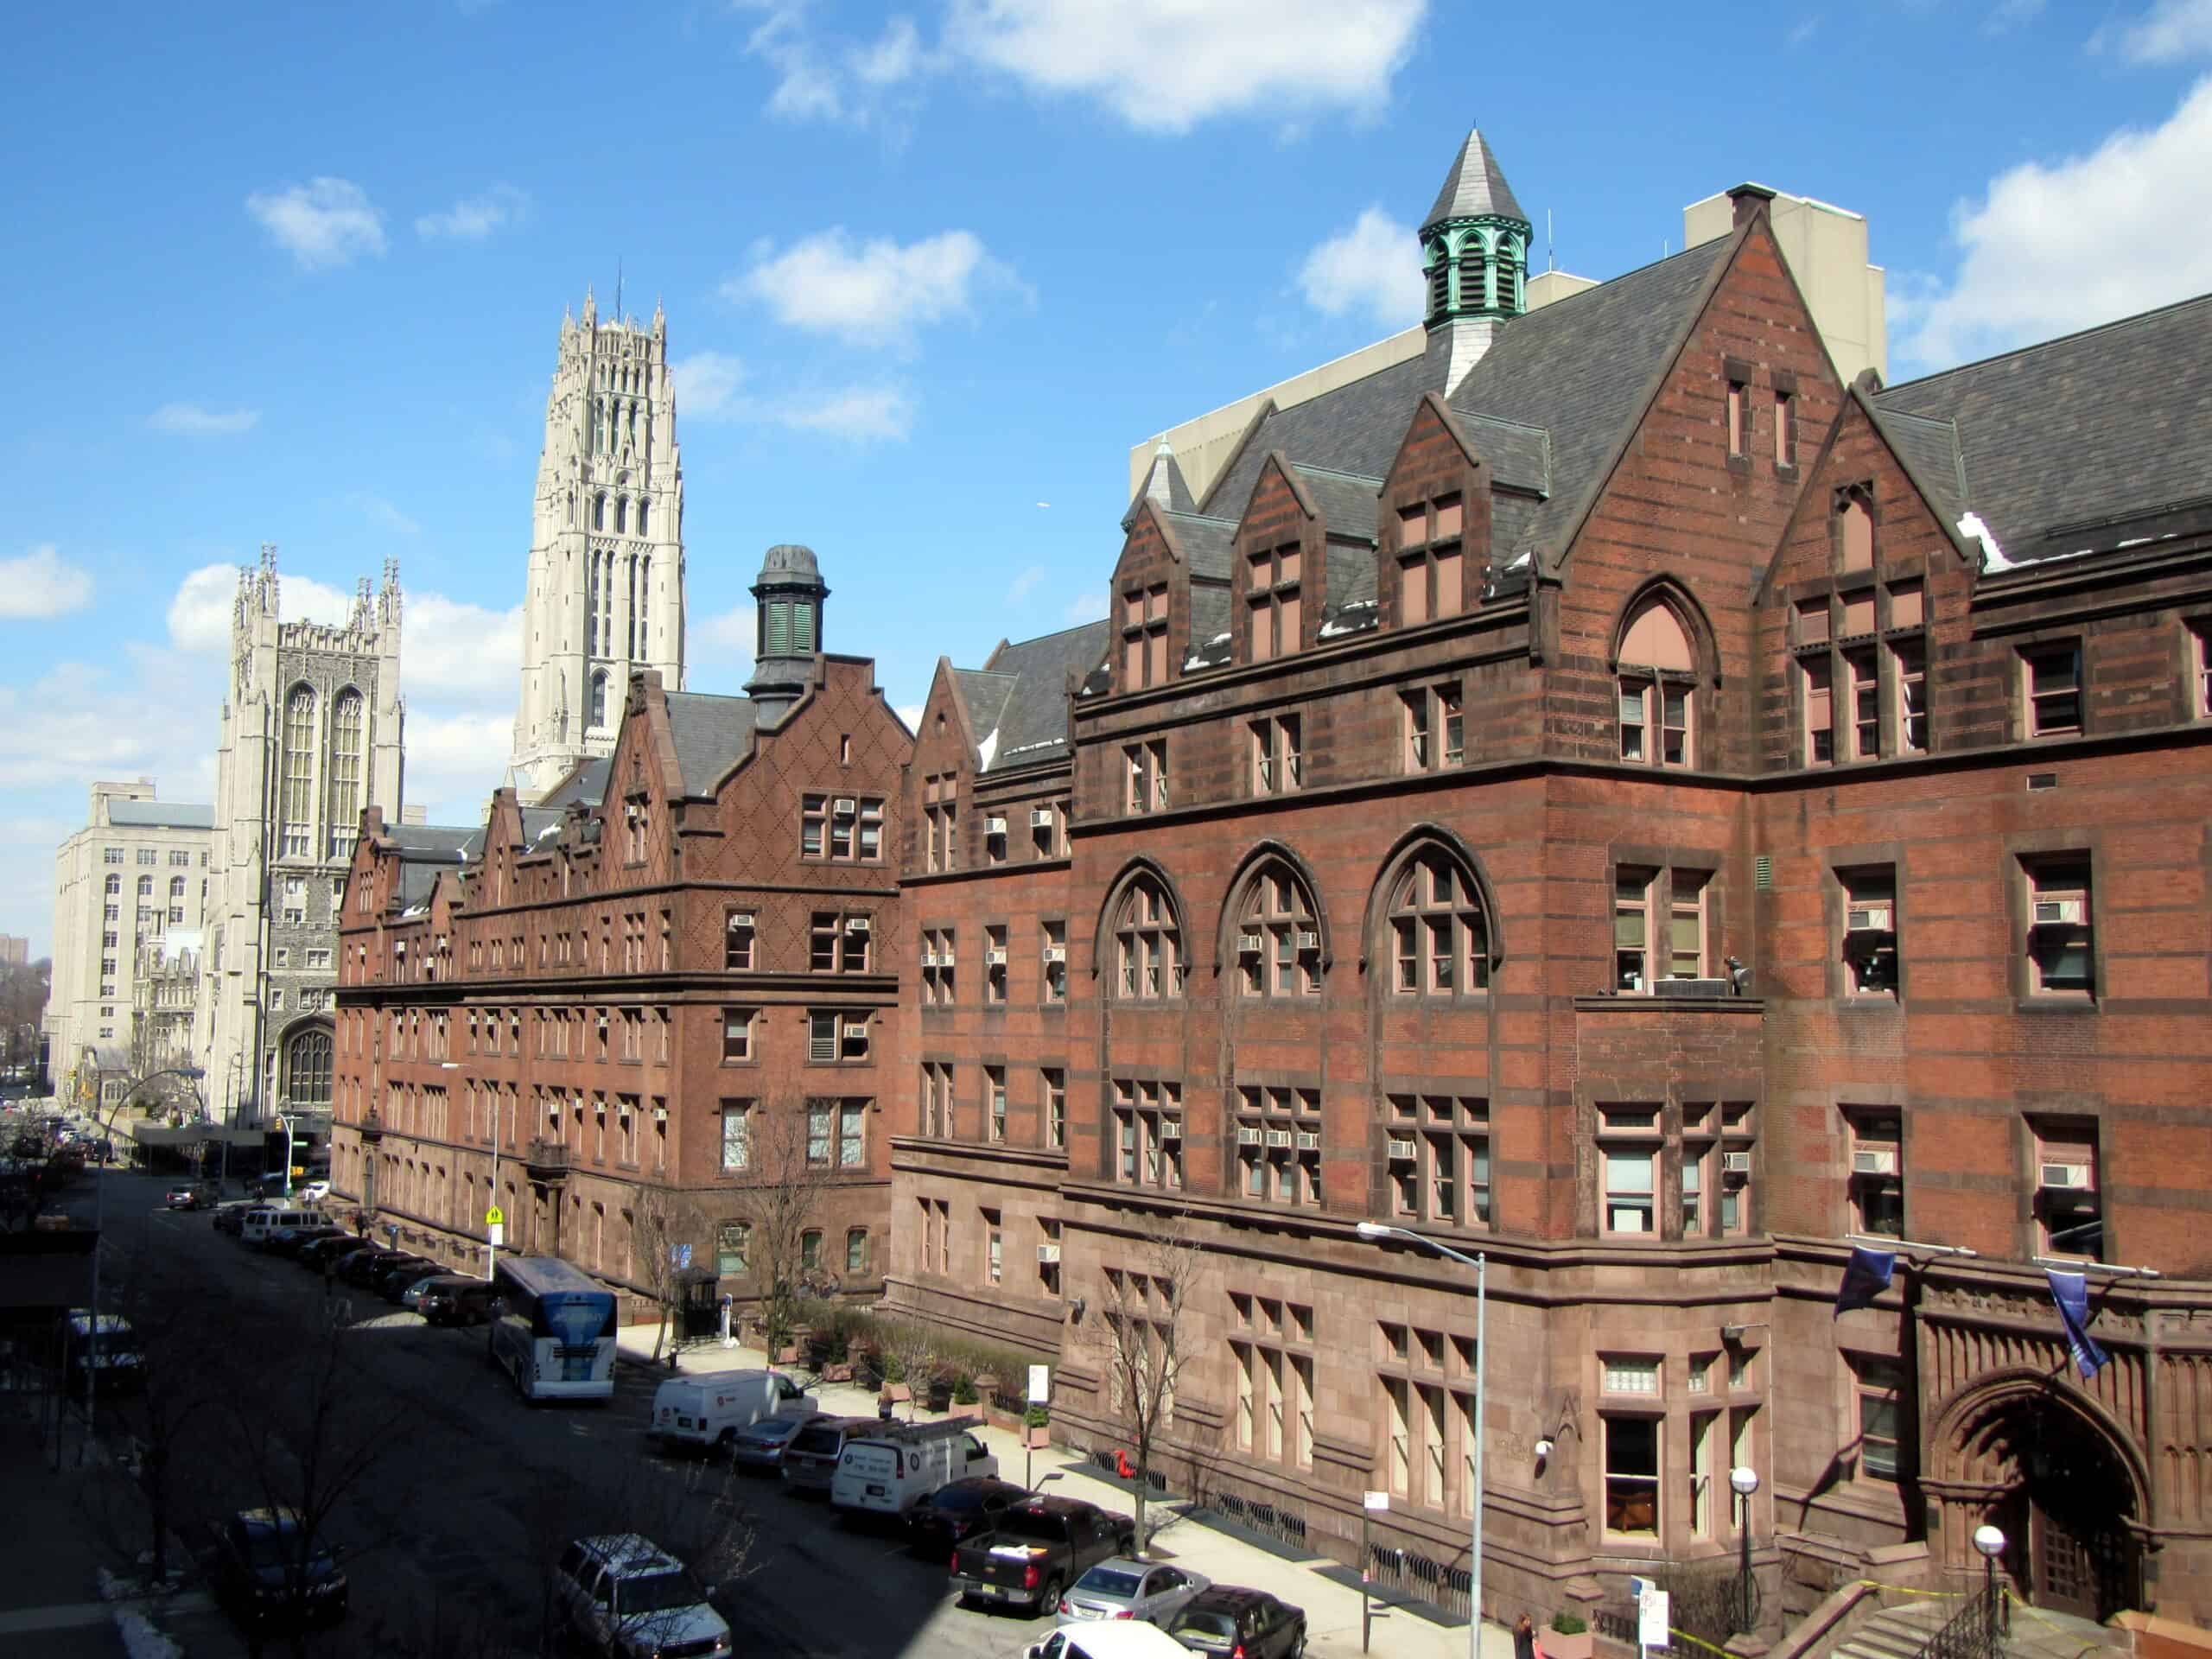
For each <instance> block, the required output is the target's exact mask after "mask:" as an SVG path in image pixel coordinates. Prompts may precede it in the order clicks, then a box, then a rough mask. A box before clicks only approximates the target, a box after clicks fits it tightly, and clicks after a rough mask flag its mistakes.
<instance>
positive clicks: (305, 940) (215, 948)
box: [195, 546, 405, 1129]
mask: <svg viewBox="0 0 2212 1659" xmlns="http://www.w3.org/2000/svg"><path fill="white" fill-rule="evenodd" d="M279 608H280V607H279V604H278V588H277V550H276V549H275V548H273V547H269V546H264V547H263V549H262V550H261V563H260V564H259V565H258V566H257V567H256V566H252V565H249V566H247V567H245V569H242V570H240V571H239V573H238V597H237V599H236V601H235V602H234V604H233V606H232V613H231V683H230V686H229V688H228V694H227V695H226V696H225V698H224V700H223V725H222V741H221V746H220V747H219V751H218V753H217V754H216V757H215V825H214V843H215V844H214V849H213V850H214V868H213V870H212V871H211V872H210V874H211V875H212V876H213V880H212V881H211V882H210V883H209V890H208V895H207V915H206V921H205V924H204V926H205V944H204V945H203V947H202V950H201V955H200V962H201V981H200V984H201V995H200V1009H199V1010H198V1016H199V1017H198V1018H197V1019H196V1020H195V1024H196V1025H197V1027H198V1029H199V1030H200V1031H201V1032H203V1033H206V1037H205V1039H204V1040H205V1042H206V1045H207V1047H206V1051H205V1052H206V1058H205V1059H204V1060H203V1061H202V1064H203V1065H205V1066H206V1068H207V1079H206V1080H205V1081H204V1082H203V1083H202V1084H200V1088H201V1090H202V1091H203V1092H204V1093H205V1094H206V1096H207V1103H208V1104H209V1106H210V1107H211V1108H213V1109H214V1110H215V1111H216V1112H217V1114H218V1115H219V1116H226V1117H231V1118H233V1119H234V1121H235V1122H238V1123H239V1124H241V1125H245V1124H252V1123H256V1122H266V1121H267V1120H268V1118H269V1116H270V1114H271V1113H272V1112H274V1111H277V1110H279V1109H286V1108H289V1109H294V1110H295V1111H296V1113H297V1114H298V1115H299V1116H301V1117H302V1119H303V1120H304V1121H303V1125H302V1127H305V1128H309V1129H312V1128H315V1123H316V1120H317V1117H318V1115H327V1113H328V1111H329V1109H330V1077H331V1064H330V1063H331V1058H332V1052H331V1033H332V1029H333V1020H332V1002H333V995H332V994H333V990H334V987H335V986H336V984H337V981H338V971H337V964H338V919H339V917H338V904H339V900H340V898H341V897H342V895H343V891H344V883H345V879H346V868H347V867H348V866H349V865H351V864H352V862H353V842H354V840H355V838H356V837H357V836H359V833H360V822H361V812H362V810H363V809H364V808H365V807H370V806H377V807H381V808H382V809H383V810H384V814H385V818H386V820H387V821H389V822H392V823H397V821H398V819H399V817H400V789H401V781H402V780H401V753H400V740H401V735H402V732H401V727H402V722H403V721H404V718H405V705H404V703H403V702H402V701H401V699H400V696H399V612H400V599H399V563H398V561H397V560H396V559H387V560H385V567H384V585H383V588H381V589H380V590H379V591H378V593H376V594H374V595H373V596H372V594H371V593H370V591H369V582H368V578H366V577H363V578H362V579H361V582H360V585H359V589H358V590H357V592H356V594H355V597H354V600H353V613H352V615H350V616H349V617H348V618H347V619H346V625H345V626H343V627H335V628H334V627H326V626H323V625H322V624H321V623H318V622H287V621H284V620H283V619H282V617H281V616H280V614H279Z"/></svg>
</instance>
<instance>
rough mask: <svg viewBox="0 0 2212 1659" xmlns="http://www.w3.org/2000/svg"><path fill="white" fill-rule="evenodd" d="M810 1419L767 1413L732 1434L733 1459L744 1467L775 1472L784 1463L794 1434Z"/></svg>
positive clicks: (730, 1442) (731, 1458)
mask: <svg viewBox="0 0 2212 1659" xmlns="http://www.w3.org/2000/svg"><path fill="white" fill-rule="evenodd" d="M809 1421H810V1419H808V1418H804V1417H763V1418H762V1419H761V1420H760V1421H759V1422H757V1423H748V1424H747V1425H746V1426H745V1427H743V1428H741V1429H739V1430H738V1431H737V1432H736V1433H734V1434H732V1435H731V1436H730V1441H729V1460H730V1461H731V1462H732V1463H734V1464H735V1465H737V1466H738V1467H739V1468H741V1469H753V1470H757V1471H760V1472H761V1473H763V1474H769V1475H772V1474H774V1473H775V1472H776V1471H778V1470H779V1469H781V1468H782V1467H783V1466H784V1449H785V1447H786V1446H790V1445H791V1436H792V1435H794V1434H796V1433H798V1432H799V1430H801V1429H802V1428H804V1427H806V1426H807V1423H808V1422H809Z"/></svg>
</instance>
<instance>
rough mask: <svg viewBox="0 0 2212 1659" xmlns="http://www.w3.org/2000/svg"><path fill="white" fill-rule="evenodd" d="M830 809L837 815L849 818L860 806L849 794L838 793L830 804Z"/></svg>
mask: <svg viewBox="0 0 2212 1659" xmlns="http://www.w3.org/2000/svg"><path fill="white" fill-rule="evenodd" d="M829 810H830V811H831V812H833V813H835V814H836V816H837V817H841V818H849V817H852V816H853V814H854V813H855V812H856V811H858V810H860V808H859V804H858V803H856V802H855V800H854V799H853V798H852V797H851V796H849V795H840V796H839V797H838V798H836V802H835V803H833V804H831V806H830V809H829Z"/></svg>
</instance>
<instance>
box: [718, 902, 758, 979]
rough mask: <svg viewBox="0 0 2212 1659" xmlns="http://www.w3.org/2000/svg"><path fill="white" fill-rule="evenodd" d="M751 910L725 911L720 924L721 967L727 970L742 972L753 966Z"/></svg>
mask: <svg viewBox="0 0 2212 1659" xmlns="http://www.w3.org/2000/svg"><path fill="white" fill-rule="evenodd" d="M752 966H753V912H751V911H749V910H733V911H730V912H728V913H727V916H726V918H725V920H724V922H723V924H722V967H723V968H724V969H726V970H728V971H733V972H744V971H747V970H748V969H751V968H752Z"/></svg>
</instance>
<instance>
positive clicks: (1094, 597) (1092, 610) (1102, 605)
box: [1060, 588, 1111, 628]
mask: <svg viewBox="0 0 2212 1659" xmlns="http://www.w3.org/2000/svg"><path fill="white" fill-rule="evenodd" d="M1110 608H1111V607H1109V605H1108V603H1107V601H1106V590H1105V589H1104V588H1098V589H1096V591H1094V592H1091V593H1088V594H1077V596H1076V597H1075V598H1073V599H1071V600H1070V601H1068V607H1067V609H1066V610H1065V611H1063V612H1061V613H1060V620H1062V621H1063V622H1065V623H1066V624H1067V625H1068V626H1070V627H1071V628H1072V627H1075V626H1077V625H1078V624H1080V623H1084V622H1103V621H1104V620H1106V615H1107V613H1108V611H1109V609H1110Z"/></svg>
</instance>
